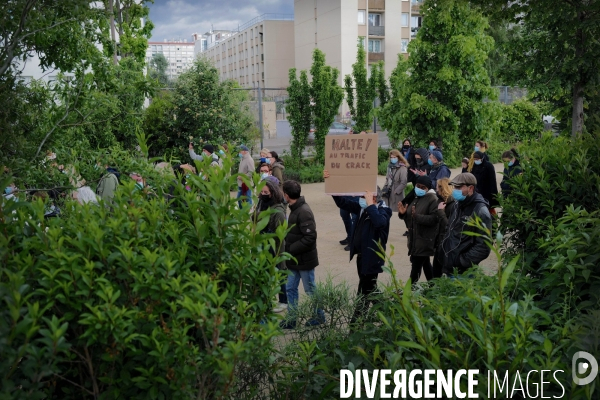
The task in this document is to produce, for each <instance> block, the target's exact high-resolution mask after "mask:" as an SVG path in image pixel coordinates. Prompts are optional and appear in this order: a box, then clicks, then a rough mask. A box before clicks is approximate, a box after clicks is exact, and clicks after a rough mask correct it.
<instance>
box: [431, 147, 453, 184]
mask: <svg viewBox="0 0 600 400" xmlns="http://www.w3.org/2000/svg"><path fill="white" fill-rule="evenodd" d="M427 163H428V164H429V165H431V170H430V171H429V177H430V178H431V188H432V189H433V190H435V189H436V185H437V181H438V179H442V178H450V175H451V174H452V173H451V172H450V168H448V166H447V165H446V164H444V156H443V155H442V153H441V152H440V151H437V150H434V151H431V152H429V159H428V160H427Z"/></svg>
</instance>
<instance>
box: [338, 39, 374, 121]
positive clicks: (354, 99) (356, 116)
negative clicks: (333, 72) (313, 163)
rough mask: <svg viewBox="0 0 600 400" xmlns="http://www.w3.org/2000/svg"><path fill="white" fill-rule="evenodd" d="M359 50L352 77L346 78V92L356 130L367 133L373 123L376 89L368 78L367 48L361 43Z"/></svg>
mask: <svg viewBox="0 0 600 400" xmlns="http://www.w3.org/2000/svg"><path fill="white" fill-rule="evenodd" d="M357 48H358V51H357V53H356V62H355V63H354V64H352V75H346V76H345V77H344V90H345V91H346V102H347V103H348V107H349V108H350V114H351V115H352V119H353V120H354V121H355V125H354V129H355V130H357V131H366V130H367V129H369V126H370V125H371V121H372V116H373V113H372V111H373V100H374V99H375V87H374V85H373V82H372V80H371V81H370V80H369V79H368V78H367V61H366V57H367V56H366V52H365V47H364V46H363V45H362V43H361V42H360V41H359V43H358V45H357ZM355 93H356V96H355Z"/></svg>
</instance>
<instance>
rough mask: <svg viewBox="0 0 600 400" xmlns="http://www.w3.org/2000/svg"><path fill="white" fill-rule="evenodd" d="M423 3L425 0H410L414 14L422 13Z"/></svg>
mask: <svg viewBox="0 0 600 400" xmlns="http://www.w3.org/2000/svg"><path fill="white" fill-rule="evenodd" d="M422 4H423V0H410V11H411V12H412V13H413V14H420V13H421V5H422Z"/></svg>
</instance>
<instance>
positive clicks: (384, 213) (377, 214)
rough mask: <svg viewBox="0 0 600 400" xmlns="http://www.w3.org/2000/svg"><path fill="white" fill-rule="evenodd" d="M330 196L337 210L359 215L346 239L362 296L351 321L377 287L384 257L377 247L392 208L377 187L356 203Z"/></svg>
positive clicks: (326, 174)
mask: <svg viewBox="0 0 600 400" xmlns="http://www.w3.org/2000/svg"><path fill="white" fill-rule="evenodd" d="M323 176H324V177H325V178H329V172H328V171H327V170H325V171H323ZM332 197H333V201H335V204H336V205H337V206H338V207H339V208H340V209H345V210H348V211H349V212H351V213H354V214H357V215H358V218H357V220H356V223H355V224H354V227H353V229H352V235H351V237H350V242H349V246H350V261H352V259H353V258H354V256H356V269H357V271H358V278H359V283H358V295H359V296H361V299H360V300H359V302H358V303H357V306H356V309H355V311H354V316H353V317H352V320H351V321H350V323H354V322H356V320H357V319H358V318H359V317H360V316H361V315H362V314H363V313H364V312H365V311H366V310H367V309H368V307H369V304H370V303H371V299H370V297H371V294H372V293H373V292H375V290H376V289H377V277H378V275H379V274H380V273H382V272H383V268H382V267H383V264H384V260H383V258H381V257H380V256H379V254H378V253H379V251H380V249H379V246H381V248H382V249H383V251H385V248H386V244H387V241H388V236H389V232H390V218H391V217H392V209H391V208H389V207H388V206H387V205H386V204H385V202H384V201H383V200H381V191H380V189H379V188H377V193H376V194H375V193H373V192H369V191H366V192H365V195H364V196H361V197H360V198H359V199H358V200H359V201H358V202H355V201H351V200H348V199H347V197H345V196H332Z"/></svg>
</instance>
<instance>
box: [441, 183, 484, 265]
mask: <svg viewBox="0 0 600 400" xmlns="http://www.w3.org/2000/svg"><path fill="white" fill-rule="evenodd" d="M450 185H452V186H454V190H453V191H452V197H454V199H455V200H456V202H454V204H453V205H452V213H451V214H450V218H449V219H448V226H447V228H446V233H445V234H444V239H443V240H442V252H443V254H444V264H443V272H444V273H445V274H447V275H453V274H454V270H455V269H456V270H457V271H458V273H460V274H461V273H463V272H465V271H466V270H467V269H469V268H471V266H473V265H477V264H479V263H480V262H482V261H483V260H485V259H486V258H488V256H489V255H490V251H491V249H490V247H489V246H488V244H487V243H486V240H485V239H486V237H485V235H486V232H484V231H482V230H481V229H479V228H477V227H474V226H469V225H468V222H469V221H472V220H474V219H475V218H477V217H479V219H481V223H482V225H483V226H484V227H485V228H486V229H487V230H488V231H489V235H491V232H492V216H491V215H490V212H489V211H488V202H487V200H485V199H484V198H483V196H482V195H480V194H479V193H477V192H476V190H475V187H476V186H477V179H476V178H475V176H474V175H473V174H470V173H468V172H464V173H462V174H459V175H457V176H456V178H454V179H453V180H452V182H450ZM442 204H444V203H442ZM443 207H444V206H442V205H441V204H440V206H439V207H438V208H443ZM467 232H473V233H477V234H480V235H484V236H470V235H467V234H466V233H467Z"/></svg>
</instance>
